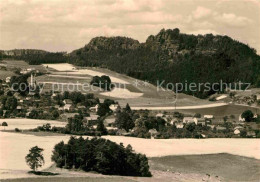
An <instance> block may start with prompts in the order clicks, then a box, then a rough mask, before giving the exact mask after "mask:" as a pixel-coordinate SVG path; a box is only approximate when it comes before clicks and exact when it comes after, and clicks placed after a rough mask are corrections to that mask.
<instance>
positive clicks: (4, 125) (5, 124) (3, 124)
mask: <svg viewBox="0 0 260 182" xmlns="http://www.w3.org/2000/svg"><path fill="white" fill-rule="evenodd" d="M2 126H3V127H4V130H5V127H6V126H8V124H7V122H5V121H4V122H3V123H2Z"/></svg>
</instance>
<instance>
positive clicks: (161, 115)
mask: <svg viewBox="0 0 260 182" xmlns="http://www.w3.org/2000/svg"><path fill="white" fill-rule="evenodd" d="M163 116H164V114H163V113H158V114H156V117H160V118H163Z"/></svg>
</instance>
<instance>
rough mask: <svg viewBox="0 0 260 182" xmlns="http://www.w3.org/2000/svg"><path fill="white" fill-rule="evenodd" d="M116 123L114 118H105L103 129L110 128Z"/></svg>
mask: <svg viewBox="0 0 260 182" xmlns="http://www.w3.org/2000/svg"><path fill="white" fill-rule="evenodd" d="M115 121H116V118H106V119H105V120H104V125H105V127H111V126H112V125H113V124H114V123H115Z"/></svg>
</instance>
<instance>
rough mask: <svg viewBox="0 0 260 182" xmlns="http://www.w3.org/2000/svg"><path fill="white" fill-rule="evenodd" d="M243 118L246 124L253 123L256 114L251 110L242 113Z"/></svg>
mask: <svg viewBox="0 0 260 182" xmlns="http://www.w3.org/2000/svg"><path fill="white" fill-rule="evenodd" d="M241 117H242V118H244V119H245V121H246V122H251V121H253V119H254V113H253V112H252V111H251V110H246V111H244V112H243V113H242V115H241Z"/></svg>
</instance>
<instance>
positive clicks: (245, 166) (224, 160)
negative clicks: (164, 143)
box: [150, 154, 260, 181]
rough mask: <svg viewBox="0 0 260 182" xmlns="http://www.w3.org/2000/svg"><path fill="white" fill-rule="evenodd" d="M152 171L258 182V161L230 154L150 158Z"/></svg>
mask: <svg viewBox="0 0 260 182" xmlns="http://www.w3.org/2000/svg"><path fill="white" fill-rule="evenodd" d="M150 167H151V169H153V170H160V171H169V172H175V173H176V172H178V173H181V174H182V173H186V174H187V173H196V174H209V175H210V176H211V177H216V176H218V177H219V178H220V179H222V181H259V180H260V160H256V159H252V158H247V157H241V156H236V155H230V154H208V155H184V156H166V157H158V158H150Z"/></svg>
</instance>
